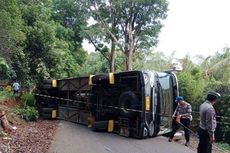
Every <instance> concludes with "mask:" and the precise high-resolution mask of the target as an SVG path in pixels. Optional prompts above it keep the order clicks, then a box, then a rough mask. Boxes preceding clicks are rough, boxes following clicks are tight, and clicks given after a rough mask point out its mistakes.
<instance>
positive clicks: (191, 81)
mask: <svg viewBox="0 0 230 153" xmlns="http://www.w3.org/2000/svg"><path fill="white" fill-rule="evenodd" d="M177 76H178V82H179V91H180V95H181V96H184V97H185V100H186V101H188V102H189V103H191V104H192V105H193V106H195V107H196V106H197V103H198V100H199V99H200V98H201V97H202V96H203V90H204V88H205V81H204V80H203V78H201V77H200V78H197V76H193V75H192V74H191V73H189V72H181V73H179V74H178V75H177Z"/></svg>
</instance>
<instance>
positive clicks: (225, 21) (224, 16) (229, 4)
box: [155, 0, 230, 58]
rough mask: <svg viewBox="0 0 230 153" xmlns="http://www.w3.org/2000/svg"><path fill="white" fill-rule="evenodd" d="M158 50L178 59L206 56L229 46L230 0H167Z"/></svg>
mask: <svg viewBox="0 0 230 153" xmlns="http://www.w3.org/2000/svg"><path fill="white" fill-rule="evenodd" d="M168 1H169V11H168V17H167V19H166V20H165V21H164V25H165V26H164V27H163V28H162V31H161V33H160V35H159V44H158V46H157V47H156V49H155V50H157V51H162V52H164V54H165V55H166V56H169V55H170V53H172V51H176V54H175V57H178V58H182V57H184V56H185V55H187V54H188V55H190V56H191V57H194V56H196V55H203V56H204V57H207V56H209V55H213V54H214V53H215V52H216V51H221V50H222V49H223V48H224V47H226V46H228V47H229V46H230V0H168Z"/></svg>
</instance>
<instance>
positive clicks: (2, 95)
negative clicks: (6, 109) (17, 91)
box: [0, 90, 15, 104]
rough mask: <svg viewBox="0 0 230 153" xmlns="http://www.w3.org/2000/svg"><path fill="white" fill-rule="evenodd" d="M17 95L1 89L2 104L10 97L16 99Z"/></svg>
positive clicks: (0, 101)
mask: <svg viewBox="0 0 230 153" xmlns="http://www.w3.org/2000/svg"><path fill="white" fill-rule="evenodd" d="M14 98H15V95H14V94H13V93H12V92H7V91H4V90H2V91H0V104H2V103H3V102H4V101H6V100H9V99H14Z"/></svg>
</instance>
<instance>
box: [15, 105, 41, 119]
mask: <svg viewBox="0 0 230 153" xmlns="http://www.w3.org/2000/svg"><path fill="white" fill-rule="evenodd" d="M15 113H16V114H17V115H19V116H21V118H23V119H25V120H26V121H36V120H37V119H38V117H39V114H38V111H37V110H36V109H35V108H34V107H30V106H26V107H25V108H18V109H16V111H15Z"/></svg>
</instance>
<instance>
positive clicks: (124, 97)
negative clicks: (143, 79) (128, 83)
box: [119, 91, 138, 118]
mask: <svg viewBox="0 0 230 153" xmlns="http://www.w3.org/2000/svg"><path fill="white" fill-rule="evenodd" d="M119 106H120V108H121V111H120V115H121V116H122V117H127V118H134V117H136V116H137V112H135V111H132V110H136V109H137V108H138V98H137V96H136V95H135V94H134V93H133V92H132V91H126V92H123V93H122V94H121V95H120V97H119ZM127 109H132V110H127Z"/></svg>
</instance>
